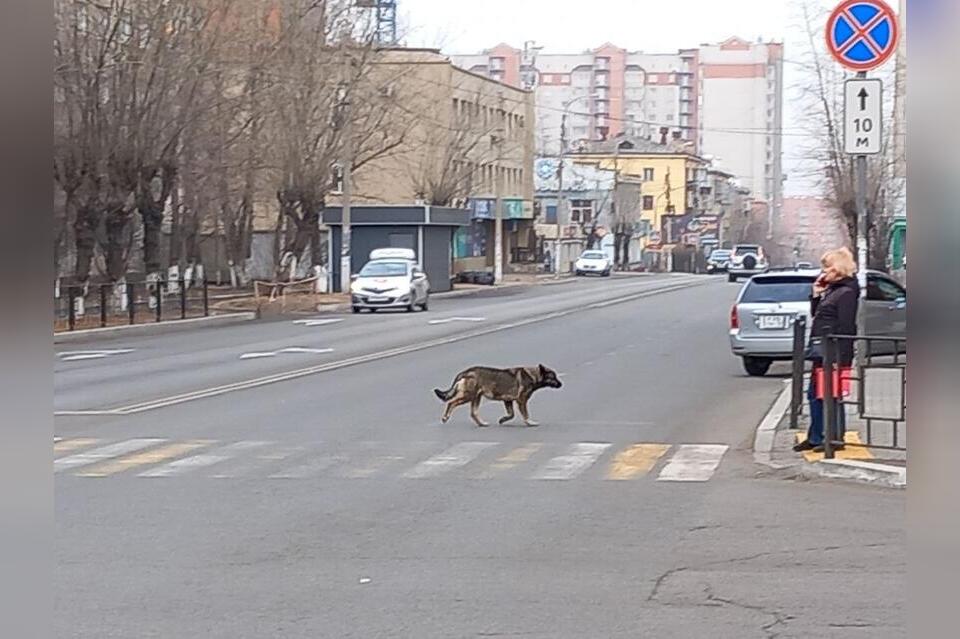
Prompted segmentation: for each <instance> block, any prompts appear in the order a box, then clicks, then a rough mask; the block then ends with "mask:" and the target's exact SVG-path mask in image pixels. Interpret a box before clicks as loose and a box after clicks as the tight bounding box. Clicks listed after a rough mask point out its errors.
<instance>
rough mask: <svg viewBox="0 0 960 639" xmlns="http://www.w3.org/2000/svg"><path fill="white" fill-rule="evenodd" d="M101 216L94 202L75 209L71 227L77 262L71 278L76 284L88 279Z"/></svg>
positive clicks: (87, 202) (88, 202) (84, 203)
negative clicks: (74, 217) (75, 213)
mask: <svg viewBox="0 0 960 639" xmlns="http://www.w3.org/2000/svg"><path fill="white" fill-rule="evenodd" d="M101 215H102V212H101V210H100V208H99V207H98V206H97V204H96V203H95V202H90V201H86V202H83V203H82V204H80V205H79V206H78V207H77V217H76V220H75V221H74V226H73V228H74V238H75V240H74V241H75V243H76V256H77V262H76V266H75V267H74V271H73V276H74V279H75V280H76V282H78V283H85V282H86V281H87V280H89V279H90V265H91V263H92V262H93V254H94V249H95V247H96V245H97V227H99V226H100V218H101Z"/></svg>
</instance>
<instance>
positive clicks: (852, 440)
mask: <svg viewBox="0 0 960 639" xmlns="http://www.w3.org/2000/svg"><path fill="white" fill-rule="evenodd" d="M806 438H807V434H806V433H797V443H798V444H799V443H800V442H801V441H803V440H804V439H806ZM843 441H844V442H845V443H847V444H852V446H849V447H845V448H844V449H843V450H835V451H833V456H834V458H835V459H873V453H871V452H870V450H869V449H868V448H866V447H865V446H864V445H863V442H862V441H860V433H858V432H857V431H855V430H848V431H847V432H845V433H844V434H843ZM803 458H804V459H806V460H807V461H808V462H810V463H811V464H812V463H813V462H817V461H820V460H821V459H823V458H824V454H823V453H815V452H813V451H812V450H808V451H806V452H805V453H803Z"/></svg>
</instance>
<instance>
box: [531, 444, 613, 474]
mask: <svg viewBox="0 0 960 639" xmlns="http://www.w3.org/2000/svg"><path fill="white" fill-rule="evenodd" d="M610 446H611V444H606V443H595V442H581V443H579V444H573V445H572V446H570V448H569V450H568V451H567V453H566V454H565V455H560V456H558V457H554V458H553V459H551V460H550V461H548V462H547V463H546V465H544V466H543V468H541V469H540V470H538V471H537V472H535V473H534V474H533V476H532V479H573V478H574V477H576V476H578V475H580V474H581V473H583V472H584V471H585V470H587V469H588V468H590V467H591V466H593V465H594V464H595V463H596V461H597V460H598V459H600V456H601V455H603V453H605V452H606V451H607V449H608V448H610Z"/></svg>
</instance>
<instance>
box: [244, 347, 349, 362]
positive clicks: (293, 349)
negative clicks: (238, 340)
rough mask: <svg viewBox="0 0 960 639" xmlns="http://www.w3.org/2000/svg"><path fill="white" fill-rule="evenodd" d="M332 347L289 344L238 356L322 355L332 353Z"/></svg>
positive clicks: (257, 357) (252, 357)
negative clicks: (306, 346) (284, 346)
mask: <svg viewBox="0 0 960 639" xmlns="http://www.w3.org/2000/svg"><path fill="white" fill-rule="evenodd" d="M332 352H333V349H332V348H305V347H303V346H291V347H289V348H282V349H280V350H279V351H264V352H253V353H244V354H243V355H241V356H240V359H259V358H261V357H276V356H277V355H280V354H283V353H312V354H314V355H322V354H324V353H332Z"/></svg>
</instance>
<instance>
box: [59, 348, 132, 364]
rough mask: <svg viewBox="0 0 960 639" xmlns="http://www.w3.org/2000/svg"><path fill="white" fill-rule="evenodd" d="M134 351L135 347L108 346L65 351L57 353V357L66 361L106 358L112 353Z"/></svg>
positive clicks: (122, 353)
mask: <svg viewBox="0 0 960 639" xmlns="http://www.w3.org/2000/svg"><path fill="white" fill-rule="evenodd" d="M133 351H134V349H132V348H108V349H104V350H95V351H64V352H62V353H57V357H59V358H60V359H61V360H62V361H64V362H76V361H78V360H83V359H104V358H105V357H110V356H111V355H126V354H127V353H132V352H133Z"/></svg>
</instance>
